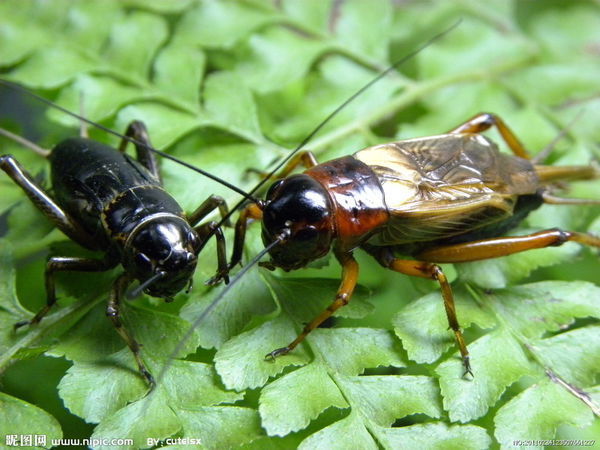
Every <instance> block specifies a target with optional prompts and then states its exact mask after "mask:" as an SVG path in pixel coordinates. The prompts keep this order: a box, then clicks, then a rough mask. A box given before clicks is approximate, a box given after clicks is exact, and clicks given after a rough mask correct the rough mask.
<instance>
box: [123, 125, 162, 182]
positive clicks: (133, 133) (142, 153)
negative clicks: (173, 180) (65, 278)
mask: <svg viewBox="0 0 600 450" xmlns="http://www.w3.org/2000/svg"><path fill="white" fill-rule="evenodd" d="M125 136H127V137H130V138H133V139H135V140H136V141H138V142H139V143H141V144H143V145H140V144H135V150H136V156H137V160H138V161H139V162H140V164H142V165H143V166H144V167H145V168H146V169H148V170H149V171H150V173H151V174H152V175H154V176H155V177H156V179H157V180H158V181H160V183H161V184H162V178H161V176H160V169H159V168H158V161H157V160H156V155H155V154H154V153H153V152H151V151H150V150H148V147H152V144H151V143H150V136H149V135H148V129H147V128H146V125H144V122H140V121H139V120H134V121H133V122H131V123H130V124H129V126H128V127H127V130H126V131H125ZM128 142H129V141H128V140H127V139H122V140H121V144H120V145H119V151H120V152H121V153H123V152H125V149H126V148H127V144H128Z"/></svg>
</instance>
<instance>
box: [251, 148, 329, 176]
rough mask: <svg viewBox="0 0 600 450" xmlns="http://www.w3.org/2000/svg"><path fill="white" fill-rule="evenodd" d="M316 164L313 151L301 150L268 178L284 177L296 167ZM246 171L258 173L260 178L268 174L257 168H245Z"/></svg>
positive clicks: (308, 166) (308, 167)
mask: <svg viewBox="0 0 600 450" xmlns="http://www.w3.org/2000/svg"><path fill="white" fill-rule="evenodd" d="M317 164H319V163H318V162H317V158H316V157H315V155H314V154H313V152H310V151H302V152H299V153H298V154H296V155H294V156H293V157H292V159H290V160H289V161H288V163H287V164H286V165H285V167H284V168H283V169H281V171H280V172H279V173H277V174H275V175H273V176H271V177H270V178H272V179H275V180H277V179H280V178H284V177H286V176H288V175H289V174H290V173H291V172H292V171H293V170H294V169H295V168H296V167H298V166H300V165H302V166H303V167H305V168H307V169H310V168H311V167H314V166H316V165H317ZM246 172H247V173H248V172H250V173H256V174H258V175H260V176H261V177H262V178H267V177H268V176H269V172H265V171H261V170H257V169H246Z"/></svg>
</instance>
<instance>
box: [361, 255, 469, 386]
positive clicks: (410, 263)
mask: <svg viewBox="0 0 600 450" xmlns="http://www.w3.org/2000/svg"><path fill="white" fill-rule="evenodd" d="M361 248H363V249H364V250H366V251H367V252H368V253H370V254H371V255H372V256H374V257H375V259H376V260H377V261H378V262H379V264H381V265H382V266H383V267H386V268H388V269H390V270H393V271H395V272H400V273H403V274H405V275H410V276H414V277H421V278H429V279H432V280H435V281H437V282H438V283H439V285H440V288H441V290H442V298H443V300H444V308H445V310H446V317H447V318H448V325H450V328H451V329H452V331H453V332H454V337H455V338H456V343H457V345H458V349H459V350H460V354H461V356H462V360H463V366H464V368H465V372H464V375H467V374H470V375H471V376H473V372H472V371H471V363H470V361H469V351H468V350H467V345H466V344H465V340H464V337H463V334H462V331H461V329H460V325H459V324H458V319H457V317H456V307H455V306H454V295H453V294H452V289H451V288H450V283H448V279H447V278H446V275H444V272H443V271H442V269H441V268H440V266H438V265H437V264H434V263H431V262H424V261H414V260H409V259H399V258H396V257H395V256H394V254H393V252H392V250H391V249H390V248H389V247H375V246H372V245H363V246H361ZM419 256H420V255H419Z"/></svg>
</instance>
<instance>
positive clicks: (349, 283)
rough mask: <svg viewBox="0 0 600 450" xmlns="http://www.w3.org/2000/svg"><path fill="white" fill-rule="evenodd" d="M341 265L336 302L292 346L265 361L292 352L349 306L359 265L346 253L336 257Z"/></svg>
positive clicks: (277, 350)
mask: <svg viewBox="0 0 600 450" xmlns="http://www.w3.org/2000/svg"><path fill="white" fill-rule="evenodd" d="M336 257H337V258H338V260H339V261H340V264H341V265H342V282H341V284H340V287H339V289H338V291H337V294H336V296H335V300H334V301H333V303H331V305H329V306H328V307H327V309H326V310H325V311H323V312H322V313H321V314H319V315H318V316H317V317H315V318H314V319H313V320H311V321H310V322H309V323H308V324H307V325H306V326H305V327H304V329H303V330H302V332H301V333H300V335H299V336H298V337H297V338H296V339H294V340H293V341H292V342H291V343H290V344H288V345H287V346H286V347H282V348H278V349H276V350H273V351H272V352H270V353H267V354H266V355H265V359H271V360H273V359H275V358H276V357H278V356H281V355H286V354H287V353H289V352H291V351H292V350H293V349H294V348H296V346H298V344H300V343H301V342H302V341H303V340H304V339H305V338H306V336H308V334H309V333H310V332H311V331H312V330H314V329H315V328H317V327H318V326H319V325H321V324H322V323H323V322H324V321H325V320H327V319H328V318H329V317H331V315H332V314H333V313H335V312H336V311H337V310H338V309H340V308H341V307H342V306H345V305H347V304H348V302H349V301H350V299H351V298H352V293H353V292H354V288H355V287H356V283H357V281H358V263H357V262H356V260H355V259H354V256H352V253H344V254H341V255H336Z"/></svg>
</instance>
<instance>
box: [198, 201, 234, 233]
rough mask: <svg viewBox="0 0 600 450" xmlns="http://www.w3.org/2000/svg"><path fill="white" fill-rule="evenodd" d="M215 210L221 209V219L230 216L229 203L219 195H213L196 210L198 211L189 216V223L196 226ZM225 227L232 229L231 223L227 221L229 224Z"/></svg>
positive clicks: (226, 223)
mask: <svg viewBox="0 0 600 450" xmlns="http://www.w3.org/2000/svg"><path fill="white" fill-rule="evenodd" d="M215 208H219V214H220V215H221V218H223V217H225V216H227V214H229V208H228V207H227V203H226V202H225V200H224V199H223V197H220V196H218V195H211V196H210V197H208V198H207V199H206V200H204V202H202V204H201V205H200V206H198V207H197V208H196V210H195V211H194V212H193V213H191V214H189V215H188V221H189V223H190V225H192V226H196V225H198V223H200V221H201V220H202V219H204V218H205V217H206V216H207V215H208V214H210V213H211V212H212V211H214V210H215ZM224 225H225V226H228V227H230V226H231V222H230V221H229V219H227V222H225V224H224Z"/></svg>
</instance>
